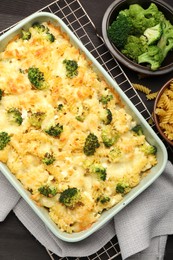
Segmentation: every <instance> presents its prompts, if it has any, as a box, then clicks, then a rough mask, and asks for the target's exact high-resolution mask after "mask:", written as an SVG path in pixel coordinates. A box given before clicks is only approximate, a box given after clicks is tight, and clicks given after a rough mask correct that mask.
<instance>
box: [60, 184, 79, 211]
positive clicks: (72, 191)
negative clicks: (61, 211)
mask: <svg viewBox="0 0 173 260" xmlns="http://www.w3.org/2000/svg"><path fill="white" fill-rule="evenodd" d="M80 200H81V193H80V190H79V189H77V188H68V189H66V190H64V191H63V192H61V194H60V197H59V202H60V203H62V204H63V205H65V206H66V207H70V208H74V207H75V206H76V204H78V203H79V202H80Z"/></svg>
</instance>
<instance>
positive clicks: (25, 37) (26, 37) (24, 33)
mask: <svg viewBox="0 0 173 260" xmlns="http://www.w3.org/2000/svg"><path fill="white" fill-rule="evenodd" d="M21 33H22V35H21V38H22V40H27V41H28V40H29V39H30V38H31V33H30V31H25V30H22V32H21Z"/></svg>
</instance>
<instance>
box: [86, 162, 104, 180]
mask: <svg viewBox="0 0 173 260" xmlns="http://www.w3.org/2000/svg"><path fill="white" fill-rule="evenodd" d="M89 171H90V172H91V173H94V174H96V176H97V178H98V179H99V180H102V181H105V180H106V168H105V167H103V166H102V165H101V164H98V163H96V164H92V165H91V166H90V168H89Z"/></svg>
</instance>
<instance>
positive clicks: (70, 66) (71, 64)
mask: <svg viewBox="0 0 173 260" xmlns="http://www.w3.org/2000/svg"><path fill="white" fill-rule="evenodd" d="M63 64H65V68H66V76H67V77H68V78H73V77H74V76H77V75H78V64H77V62H76V61H75V60H63Z"/></svg>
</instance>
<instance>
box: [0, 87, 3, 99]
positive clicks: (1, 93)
mask: <svg viewBox="0 0 173 260" xmlns="http://www.w3.org/2000/svg"><path fill="white" fill-rule="evenodd" d="M2 96H3V91H2V90H1V89H0V100H1V99H2Z"/></svg>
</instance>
